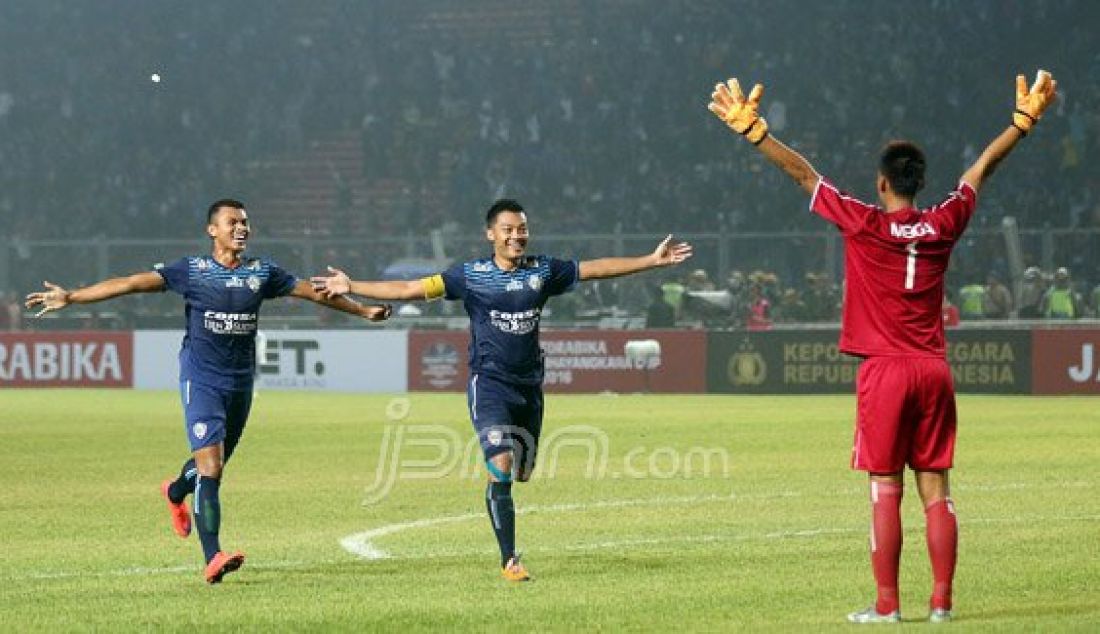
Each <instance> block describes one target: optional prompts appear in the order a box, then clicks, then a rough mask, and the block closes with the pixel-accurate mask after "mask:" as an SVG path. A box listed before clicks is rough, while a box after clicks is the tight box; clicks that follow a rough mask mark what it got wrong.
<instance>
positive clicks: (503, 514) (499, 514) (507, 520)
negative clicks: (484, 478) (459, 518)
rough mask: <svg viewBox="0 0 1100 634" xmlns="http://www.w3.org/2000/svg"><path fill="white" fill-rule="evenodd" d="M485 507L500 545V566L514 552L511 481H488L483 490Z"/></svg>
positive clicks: (514, 517)
mask: <svg viewBox="0 0 1100 634" xmlns="http://www.w3.org/2000/svg"><path fill="white" fill-rule="evenodd" d="M485 507H486V508H487V509H488V510H489V519H490V520H492V523H493V533H495V534H496V536H497V543H498V544H499V545H500V567H501V568H503V567H504V566H506V565H507V564H508V560H509V559H511V558H512V556H513V555H515V554H516V507H515V505H514V504H513V503H512V483H511V482H490V483H489V487H488V488H487V489H486V490H485Z"/></svg>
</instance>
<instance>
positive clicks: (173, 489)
mask: <svg viewBox="0 0 1100 634" xmlns="http://www.w3.org/2000/svg"><path fill="white" fill-rule="evenodd" d="M198 476H199V470H198V469H196V468H195V459H194V458H191V459H190V460H188V461H187V462H185V463H183V468H182V469H180V477H178V478H176V479H175V480H173V481H172V484H169V485H168V499H170V500H172V501H173V502H175V503H176V504H179V503H180V502H182V501H183V500H184V498H186V497H187V496H188V495H190V494H192V493H194V492H195V478H197V477H198Z"/></svg>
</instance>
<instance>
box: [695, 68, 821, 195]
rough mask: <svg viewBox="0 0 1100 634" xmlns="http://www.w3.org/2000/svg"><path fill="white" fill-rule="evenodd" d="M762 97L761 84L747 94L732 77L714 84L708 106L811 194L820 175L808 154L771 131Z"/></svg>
mask: <svg viewBox="0 0 1100 634" xmlns="http://www.w3.org/2000/svg"><path fill="white" fill-rule="evenodd" d="M763 96H764V86H763V85H762V84H756V85H755V86H753V88H752V90H751V91H749V95H748V96H747V97H746V96H745V94H744V93H743V92H742V91H741V84H740V82H738V81H737V79H736V78H732V79H729V80H727V81H725V82H721V83H718V84H716V85H715V86H714V92H712V93H711V95H710V104H709V105H708V106H707V109H708V110H710V111H711V112H712V113H714V116H716V117H718V118H719V119H721V120H722V122H723V123H725V124H726V126H727V127H728V128H729V129H730V130H732V131H733V132H735V133H736V134H739V135H741V136H743V137H744V138H745V139H746V140H748V141H749V142H750V143H752V144H753V146H755V147H756V148H757V149H758V150H760V151H761V152H762V153H763V154H764V156H766V157H768V160H769V161H771V162H772V163H775V164H776V165H778V166H779V169H781V170H783V171H784V172H785V173H786V174H787V175H788V176H790V177H791V178H793V179H794V181H795V182H796V183H798V186H799V187H801V188H802V189H803V190H805V191H806V193H808V194H812V193H813V191H814V188H815V187H817V182H818V181H819V180H821V175H820V174H818V173H817V170H815V169H814V167H813V165H810V162H809V161H807V160H806V158H805V157H803V156H802V155H801V154H799V153H798V152H795V151H794V150H792V149H791V148H789V147H787V146H786V145H785V144H784V143H783V142H782V141H779V140H777V139H776V138H775V137H774V136H772V135H770V134H769V133H768V122H767V121H766V120H765V119H764V117H761V116H760V114H759V108H760V99H761V97H763Z"/></svg>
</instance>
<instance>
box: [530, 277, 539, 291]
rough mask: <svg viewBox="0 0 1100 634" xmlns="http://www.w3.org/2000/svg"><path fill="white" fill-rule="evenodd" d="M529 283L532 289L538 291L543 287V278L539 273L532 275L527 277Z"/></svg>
mask: <svg viewBox="0 0 1100 634" xmlns="http://www.w3.org/2000/svg"><path fill="white" fill-rule="evenodd" d="M527 285H528V286H530V287H531V290H533V291H537V290H539V289H540V288H542V278H541V277H539V276H538V275H532V276H531V277H529V278H527Z"/></svg>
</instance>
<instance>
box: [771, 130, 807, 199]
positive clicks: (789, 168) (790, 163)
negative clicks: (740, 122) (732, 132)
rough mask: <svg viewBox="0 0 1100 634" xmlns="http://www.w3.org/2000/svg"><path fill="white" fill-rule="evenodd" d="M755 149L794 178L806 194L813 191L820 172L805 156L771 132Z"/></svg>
mask: <svg viewBox="0 0 1100 634" xmlns="http://www.w3.org/2000/svg"><path fill="white" fill-rule="evenodd" d="M756 149H758V150H760V153H761V154H763V155H764V156H766V157H767V158H768V160H769V161H771V162H772V163H775V164H776V165H777V166H778V167H779V169H781V170H783V172H785V173H786V174H787V176H790V177H791V178H792V179H794V182H796V183H798V186H799V187H801V188H802V189H803V190H805V191H806V193H807V194H813V193H814V188H815V187H817V182H818V181H819V180H821V174H818V173H817V170H815V169H814V166H813V165H810V162H809V161H807V160H806V157H804V156H802V155H801V154H799V153H798V152H795V151H794V150H792V149H791V148H789V147H787V145H786V144H784V143H783V142H782V141H780V140H779V139H777V138H775V136H774V135H771V134H769V135H768V136H767V137H766V138H765V139H764V140H763V141H761V142H760V143H759V144H758V145H756Z"/></svg>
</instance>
